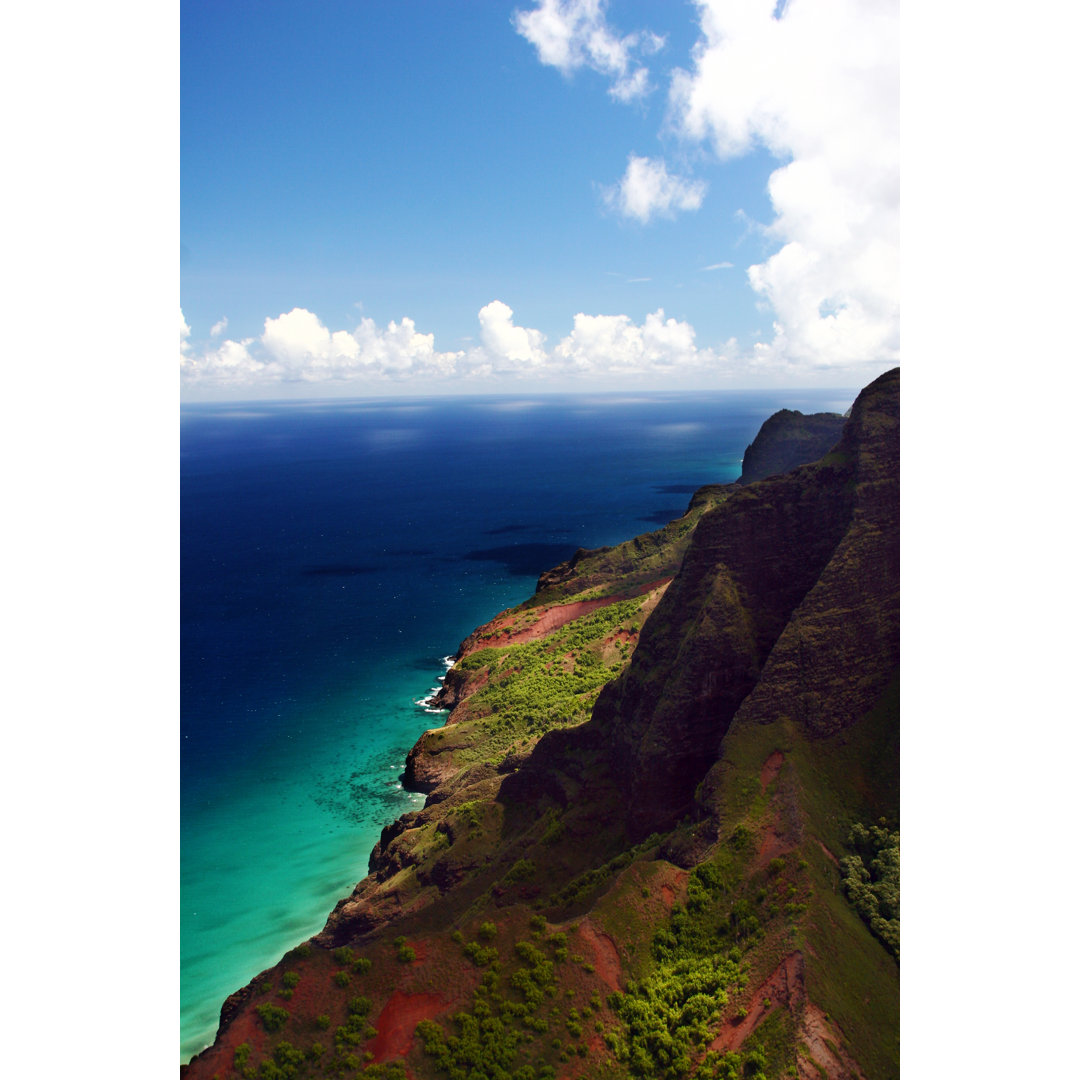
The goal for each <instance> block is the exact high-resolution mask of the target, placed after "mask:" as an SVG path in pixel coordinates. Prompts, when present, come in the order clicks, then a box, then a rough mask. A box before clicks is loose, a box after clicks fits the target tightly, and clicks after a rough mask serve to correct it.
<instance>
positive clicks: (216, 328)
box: [210, 318, 229, 337]
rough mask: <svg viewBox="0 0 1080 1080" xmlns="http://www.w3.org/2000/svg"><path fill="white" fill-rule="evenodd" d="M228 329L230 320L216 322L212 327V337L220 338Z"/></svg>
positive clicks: (224, 319)
mask: <svg viewBox="0 0 1080 1080" xmlns="http://www.w3.org/2000/svg"><path fill="white" fill-rule="evenodd" d="M228 329H229V320H228V319H226V318H223V319H221V320H220V322H216V323H214V325H213V326H211V327H210V336H211V337H220V336H221V335H222V334H224V333H225V331H226V330H228Z"/></svg>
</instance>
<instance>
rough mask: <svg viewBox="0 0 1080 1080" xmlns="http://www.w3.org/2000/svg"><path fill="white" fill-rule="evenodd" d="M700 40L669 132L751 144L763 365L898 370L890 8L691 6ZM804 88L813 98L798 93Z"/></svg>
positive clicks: (754, 280)
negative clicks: (770, 169) (770, 247)
mask: <svg viewBox="0 0 1080 1080" xmlns="http://www.w3.org/2000/svg"><path fill="white" fill-rule="evenodd" d="M697 3H698V7H699V12H700V17H701V28H702V33H703V38H702V40H701V41H699V43H698V45H697V46H696V47H695V50H694V68H693V71H692V72H685V71H682V72H677V73H676V75H675V77H674V78H673V81H672V87H671V95H670V106H671V119H672V122H673V124H674V125H675V126H676V127H677V129H678V130H680V131H681V133H682V134H683V135H684V136H686V137H688V138H690V139H693V140H698V141H703V142H708V143H709V144H710V145H711V146H712V147H713V149H714V150H715V152H716V154H717V155H718V156H719V157H721V158H724V157H731V156H735V155H740V154H744V153H747V152H748V151H750V150H751V149H752V148H753V147H754V146H755V145H763V146H764V147H766V148H767V149H768V150H769V151H770V152H771V153H773V154H774V155H776V156H777V157H778V158H780V159H781V160H784V161H786V162H787V163H786V164H785V165H783V166H781V167H780V168H778V169H777V170H776V171H775V172H774V173H773V174H772V176H771V178H770V180H769V196H770V198H771V200H772V204H773V207H774V210H775V211H776V218H775V220H774V221H773V222H772V223H771V224H770V225H769V226H768V228H767V230H766V232H767V235H768V236H769V237H771V238H772V239H774V240H775V241H777V242H778V243H779V244H780V248H779V250H778V251H777V252H776V253H775V254H774V255H772V256H771V257H770V258H768V259H767V260H765V262H763V263H761V264H759V265H756V266H752V267H750V269H749V271H748V276H749V280H750V283H751V285H752V286H753V288H754V289H755V290H756V291H757V292H758V293H759V295H760V296H761V297H762V298H763V299H764V300H766V301H767V302H768V304H769V305H770V306H771V307H772V309H773V311H774V312H775V316H776V320H775V323H774V336H773V340H772V341H771V342H761V343H759V344H758V345H757V346H756V349H755V355H756V357H757V360H758V361H759V362H761V363H764V362H775V363H777V364H779V365H785V364H787V365H791V364H797V365H806V364H810V365H814V366H832V365H847V364H850V363H856V362H875V363H878V364H881V363H883V362H896V360H898V358H899V280H900V273H899V208H900V194H899V5H898V3H897V2H896V0H789V3H788V4H787V6H786V8H785V9H784V12H783V15H782V16H781V17H780V18H774V17H773V14H772V13H773V10H774V3H773V0H740V2H737V3H732V2H731V0H697ZM808 88H812V92H810V91H808Z"/></svg>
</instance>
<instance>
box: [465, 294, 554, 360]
mask: <svg viewBox="0 0 1080 1080" xmlns="http://www.w3.org/2000/svg"><path fill="white" fill-rule="evenodd" d="M477 317H478V318H479V320H480V341H481V342H482V343H483V347H482V349H481V350H478V351H474V354H473V355H474V362H475V361H478V363H476V366H477V368H478V369H484V368H487V367H489V368H490V370H492V371H514V370H522V369H527V368H530V367H531V368H534V369H535V368H537V367H542V366H543V365H544V363H545V362H546V360H547V354H546V353H545V352H544V335H543V334H541V333H540V331H539V330H529V329H526V328H525V327H523V326H515V325H514V312H513V311H512V310H511V309H510V308H509V307H507V305H506V304H504V303H503V302H502V301H501V300H492V302H491V303H490V304H487V305H486V306H485V307H482V308H481V309H480V313H479V315H478V316H477ZM476 352H479V353H480V354H481V355H480V356H479V357H478V356H477V355H476Z"/></svg>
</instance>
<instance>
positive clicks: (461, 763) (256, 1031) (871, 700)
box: [182, 370, 900, 1080]
mask: <svg viewBox="0 0 1080 1080" xmlns="http://www.w3.org/2000/svg"><path fill="white" fill-rule="evenodd" d="M899 403H900V392H899V371H898V370H896V371H893V372H890V373H888V374H886V375H883V376H882V377H881V378H879V379H877V380H875V381H874V382H873V383H872V384H871V385H870V386H868V387H867V388H866V389H865V390H863V392H862V393H861V394H860V395H859V397H858V399H857V401H856V402H855V404H854V405H853V407H852V409H851V410H850V416H849V417H847V419H846V420H845V419H844V418H841V417H835V418H834V417H831V415H829V414H819V416H816V417H801V414H798V413H791V412H789V411H787V410H785V411H784V413H781V414H778V416H779V417H781V419H780V420H777V417H773V418H772V419H770V420H769V421H767V422H766V424H765V425H764V426H763V428H762V434H761V435H759V437H758V439H755V441H754V444H752V446H751V448H748V451H747V457H746V459H745V460H744V475H743V477H742V478H741V480H740V483H739V484H733V485H716V486H712V487H708V488H704V489H702V490H701V491H699V492H697V493H696V494H695V495H694V497H693V499H692V500H691V502H690V505H689V507H688V508H687V511H686V513H685V514H684V515H683V516H682V517H680V518H678V519H677V520H675V521H673V522H671V523H670V524H669V525H667V526H665V527H664V528H663V529H659V530H657V531H656V532H653V533H649V534H646V535H644V536H640V537H636V538H634V539H633V540H629V541H627V542H626V543H624V544H620V545H616V546H614V547H610V548H603V549H598V550H593V551H588V550H580V551H578V552H577V553H576V554H575V555H574V557H573V558H572V559H570V560H568V561H567V562H565V563H563V564H561V565H560V566H558V567H555V568H553V569H552V570H551V571H549V572H547V573H546V574H544V575H542V577H541V578H540V581H539V582H538V585H537V590H536V593H535V594H534V595H533V596H532V597H530V598H529V599H528V600H526V601H525V602H524V603H522V604H520V605H519V606H517V607H515V608H512V609H510V610H508V611H506V612H503V613H501V614H500V615H498V616H496V617H495V618H494V619H492V620H491V622H489V623H487V624H486V625H485V626H482V627H480V628H478V629H477V630H476V631H475V632H474V633H473V634H471V635H470V636H469V638H468V639H467V640H466V641H465V642H463V643H462V645H461V648H460V649H459V651H458V653H457V656H456V658H455V664H454V666H453V668H452V669H451V670H450V672H449V673H448V674H447V677H446V680H445V682H444V685H443V688H442V690H441V692H440V694H439V695H438V698H437V701H436V704H437V705H439V706H440V707H442V708H445V709H447V710H448V714H447V719H446V723H445V724H444V725H442V726H441V727H438V728H433V729H431V730H429V731H427V732H425V733H424V734H423V735H422V736H421V738H420V739H419V740H418V741H417V743H416V745H415V747H414V748H413V750H412V751H411V752H410V754H409V758H408V764H407V770H406V779H407V782H408V783H409V785H410V786H412V787H414V788H415V789H417V790H421V791H424V792H425V793H426V794H427V799H426V802H425V806H424V808H423V809H421V810H418V811H413V812H411V813H409V814H406V815H404V816H403V817H402V818H400V819H399V820H398V821H396V822H394V823H393V824H392V825H390V826H388V827H387V828H386V829H384V830H383V833H382V836H381V838H380V840H379V843H378V844H377V845H376V847H375V849H374V850H373V851H372V853H371V858H370V865H369V873H368V875H367V876H366V877H365V878H364V879H363V880H362V881H361V882H360V883H359V884H358V885H357V886H356V888H355V889H354V891H353V892H352V894H351V895H350V896H348V897H346V898H344V899H342V900H341V901H340V902H339V903H338V905H337V906H336V907H335V909H334V911H333V912H332V913H331V915H330V917H329V918H328V920H327V924H326V926H325V928H324V929H323V930H322V932H321V933H319V934H318V935H316V937H314V938H313V939H312V940H311V941H309V942H305V943H303V944H302V945H300V946H298V947H297V948H296V949H294V950H292V951H291V952H290V953H289V954H287V955H286V956H285V957H283V958H282V960H281V962H280V963H279V964H277V965H275V966H274V967H273V968H271V969H269V970H268V971H266V972H263V973H262V974H261V975H260V976H258V977H257V978H256V979H254V980H253V981H252V982H251V983H250V984H249V985H248V986H247V987H245V988H243V989H242V990H239V991H238V992H237V993H236V994H234V995H233V996H232V997H230V998H229V1000H228V1001H227V1002H226V1003H225V1005H224V1006H223V1008H222V1017H221V1026H220V1028H219V1031H218V1036H217V1039H216V1041H215V1043H214V1045H213V1046H212V1047H210V1048H209V1049H207V1050H206V1051H204V1052H203V1053H202V1054H200V1055H199V1056H198V1057H196V1058H195V1059H194V1060H193V1061H192V1062H191V1064H190V1065H189V1066H185V1067H184V1068H183V1069H182V1073H183V1074H186V1076H187V1078H188V1080H212V1078H214V1077H217V1078H218V1080H225V1078H227V1077H230V1078H231V1077H259V1078H264V1077H265V1078H269V1080H273V1078H275V1077H321V1076H367V1077H368V1078H369V1080H378V1078H379V1077H396V1078H402V1077H414V1078H417V1080H419V1078H429V1077H430V1078H432V1080H434V1078H437V1077H451V1078H454V1077H459V1076H460V1077H463V1078H474V1077H475V1078H481V1077H491V1078H510V1080H530V1078H531V1080H540V1078H542V1077H544V1078H549V1080H550V1078H555V1077H559V1078H563V1077H566V1078H570V1077H597V1078H599V1077H623V1076H627V1077H629V1076H634V1077H665V1078H671V1080H675V1078H681V1077H691V1076H693V1077H698V1078H700V1080H719V1078H733V1077H736V1076H738V1077H754V1076H766V1075H767V1076H770V1077H772V1076H782V1075H795V1076H799V1077H802V1078H805V1080H809V1078H813V1080H818V1078H819V1077H828V1078H833V1080H841V1078H855V1077H865V1078H871V1077H872V1078H878V1077H881V1078H889V1077H896V1076H898V1075H899V878H898V874H899V862H898V860H899V836H898V831H897V830H898V822H899V414H900V409H899ZM822 416H829V421H828V424H825V423H824V422H823V421H822V422H821V423H819V420H820V418H821V417H822ZM774 421H776V422H775V423H774ZM804 421H809V422H811V423H809V424H806V423H803V422H804ZM836 421H839V426H838V427H837V426H836ZM811 428H812V429H813V433H814V438H813V439H811V438H804V437H803V433H804V432H805V431H806V430H808V429H811ZM767 429H768V435H766V430H767ZM785 431H786V432H787V433H788V435H791V433H792V432H796V434H795V435H794V436H793V437H791V438H786V437H784V434H783V433H784V432H785ZM815 440H816V441H815ZM759 442H760V443H762V453H761V454H760V455H759V454H757V453H756V452H754V453H751V451H752V450H753V448H754V446H757V445H758V444H759ZM779 443H785V444H786V448H785V449H784V451H783V454H784V455H785V456H784V460H785V461H794V462H795V464H794V465H791V464H788V465H786V466H785V467H784V468H781V469H779V470H778V471H776V472H775V474H772V475H768V476H767V477H766V478H764V479H760V480H756V481H754V480H752V479H750V477H751V476H752V475H754V473H755V472H756V471H759V470H760V469H769V470H772V469H773V464H774V463H775V462H776V461H777V460H779V458H778V456H777V453H778V451H777V450H776V447H777V445H778V444H779ZM826 443H827V445H825V444H826ZM822 446H824V449H821V447H822ZM793 447H797V448H798V452H796V451H795V449H793ZM766 450H768V452H767V453H766V452H765V451H766ZM787 455H790V456H787ZM762 462H764V464H762Z"/></svg>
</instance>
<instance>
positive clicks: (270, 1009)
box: [255, 1002, 289, 1031]
mask: <svg viewBox="0 0 1080 1080" xmlns="http://www.w3.org/2000/svg"><path fill="white" fill-rule="evenodd" d="M255 1011H256V1012H257V1013H258V1014H259V1019H260V1020H261V1021H262V1026H263V1027H264V1028H265V1029H266V1030H267V1031H278V1030H280V1029H281V1028H283V1027H284V1026H285V1024H286V1022H287V1021H288V1019H289V1013H288V1011H287V1010H286V1009H282V1008H280V1007H279V1006H277V1005H271V1004H270V1003H269V1002H267V1003H266V1004H264V1005H258V1006H256V1008H255Z"/></svg>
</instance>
